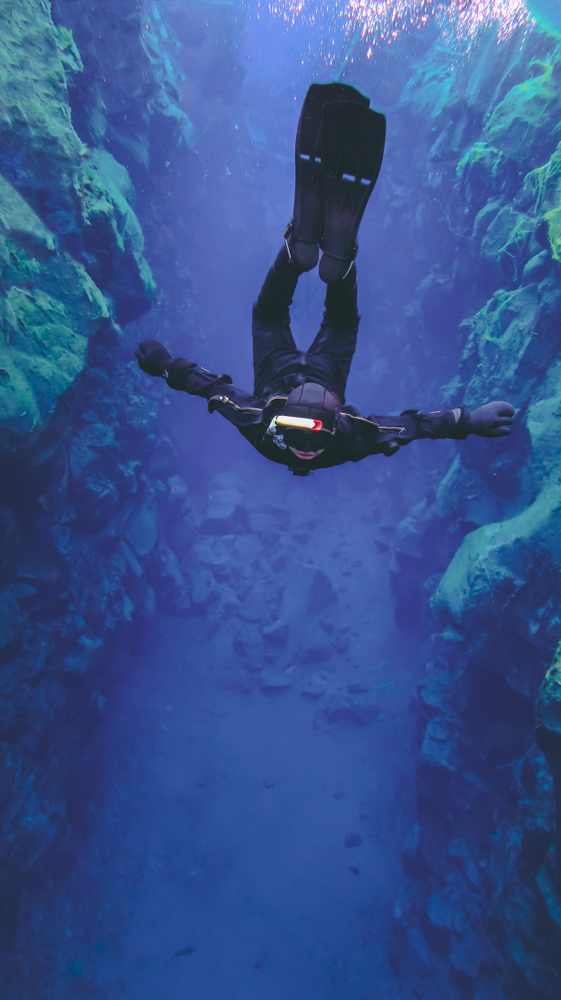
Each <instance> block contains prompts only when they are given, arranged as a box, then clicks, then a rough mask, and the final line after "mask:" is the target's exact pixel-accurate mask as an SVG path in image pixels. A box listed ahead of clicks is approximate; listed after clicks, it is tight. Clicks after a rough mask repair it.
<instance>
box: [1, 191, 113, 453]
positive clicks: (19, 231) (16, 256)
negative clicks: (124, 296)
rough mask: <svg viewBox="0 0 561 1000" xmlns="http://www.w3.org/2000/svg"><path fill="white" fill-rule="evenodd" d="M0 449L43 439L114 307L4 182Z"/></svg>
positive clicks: (2, 200) (2, 208)
mask: <svg viewBox="0 0 561 1000" xmlns="http://www.w3.org/2000/svg"><path fill="white" fill-rule="evenodd" d="M0 280H1V283H2V296H1V298H0V446H1V447H2V448H6V447H13V446H14V445H15V444H17V442H19V441H21V439H22V438H24V437H25V436H27V435H28V434H29V433H30V432H31V431H35V432H36V433H37V432H39V431H41V430H42V429H43V428H44V427H45V424H46V423H47V421H48V419H49V417H50V415H51V414H52V413H53V411H54V409H55V406H56V404H57V401H58V399H59V397H60V396H61V395H62V394H63V393H64V392H66V390H67V389H68V388H69V386H70V385H71V384H72V383H73V381H74V380H75V378H76V377H77V375H78V374H79V373H80V372H81V371H82V368H83V366H84V359H85V356H86V348H87V343H88V338H89V336H90V335H91V334H92V333H94V332H95V331H96V330H98V329H100V326H102V325H107V324H108V323H109V322H110V303H109V302H108V300H107V299H106V298H105V296H104V295H103V294H102V292H101V291H100V290H99V288H98V287H97V286H96V285H95V284H94V282H93V281H92V279H91V278H90V277H89V276H88V274H87V273H86V270H85V268H84V267H83V265H82V264H78V263H76V261H73V260H72V259H71V258H70V257H69V255H68V254H66V253H64V252H61V251H60V250H58V249H57V239H56V236H55V234H54V233H53V232H51V231H50V230H49V229H48V228H47V226H46V225H45V224H44V223H43V222H42V221H41V219H40V218H39V217H38V216H37V215H36V214H35V212H33V210H32V209H31V208H30V207H29V205H28V204H27V203H26V202H25V201H24V199H23V198H22V196H21V195H20V194H19V193H18V192H17V191H16V190H15V188H14V187H13V186H12V185H11V184H9V183H8V182H7V181H6V180H5V179H4V178H3V177H1V176H0Z"/></svg>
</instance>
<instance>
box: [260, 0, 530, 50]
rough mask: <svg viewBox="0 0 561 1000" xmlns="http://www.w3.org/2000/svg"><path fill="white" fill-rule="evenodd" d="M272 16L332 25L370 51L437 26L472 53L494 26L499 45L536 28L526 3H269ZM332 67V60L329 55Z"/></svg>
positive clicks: (494, 0) (399, 0)
mask: <svg viewBox="0 0 561 1000" xmlns="http://www.w3.org/2000/svg"><path fill="white" fill-rule="evenodd" d="M268 9H269V11H270V13H271V14H272V15H273V16H275V17H280V18H282V19H283V20H285V21H287V22H289V23H290V24H296V22H297V21H298V20H301V19H303V20H306V21H307V22H308V23H309V24H311V25H313V24H316V23H318V22H319V21H323V22H326V21H328V20H331V21H332V22H335V23H338V24H339V25H340V26H341V27H342V29H343V33H344V34H345V36H346V37H348V38H353V39H355V40H357V39H358V38H363V39H365V40H366V41H367V42H368V43H369V44H370V45H380V44H382V45H383V44H387V45H391V44H392V42H394V41H395V40H396V39H397V38H399V36H400V34H402V33H404V32H407V33H410V32H413V31H422V29H423V28H424V27H425V26H427V25H429V24H431V23H436V25H437V26H438V28H439V30H440V31H441V32H442V35H443V37H444V38H445V40H446V41H447V42H448V43H449V44H451V45H454V44H455V45H459V46H460V47H461V48H463V49H465V48H466V47H467V48H468V49H469V47H470V45H471V44H472V42H473V41H474V40H475V39H476V38H477V37H478V35H479V33H480V32H481V31H482V30H483V29H485V28H488V27H490V26H491V25H493V26H494V27H495V29H496V34H497V42H501V41H505V40H506V39H508V38H510V37H511V36H512V34H513V33H514V32H515V31H516V30H517V29H519V28H522V29H526V30H528V29H529V28H530V27H531V26H533V25H534V24H535V21H534V20H533V16H532V13H530V12H529V10H528V7H527V5H526V3H525V0H450V3H449V4H444V3H439V2H436V0H331V2H329V0H328V2H322V0H271V2H270V3H269V5H268ZM326 58H327V59H328V61H329V54H328V53H327V54H326Z"/></svg>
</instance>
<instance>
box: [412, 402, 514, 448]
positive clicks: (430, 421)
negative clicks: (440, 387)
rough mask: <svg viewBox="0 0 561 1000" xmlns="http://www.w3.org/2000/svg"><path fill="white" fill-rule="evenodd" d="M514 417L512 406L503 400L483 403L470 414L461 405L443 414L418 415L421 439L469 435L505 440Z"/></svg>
mask: <svg viewBox="0 0 561 1000" xmlns="http://www.w3.org/2000/svg"><path fill="white" fill-rule="evenodd" d="M513 417H514V407H513V406H511V404H510V403H506V402H505V401H504V400H493V401H492V402H490V403H484V405H483V406H479V407H478V408H477V409H476V410H472V411H471V413H470V412H469V411H468V410H466V408H465V407H464V406H461V407H457V408H456V409H454V410H448V411H446V412H445V413H441V412H439V411H437V412H436V413H429V414H428V416H425V414H422V413H421V414H419V418H420V426H421V429H422V431H423V433H422V437H428V438H433V439H434V438H455V439H456V440H460V441H462V440H464V439H465V438H467V436H468V434H476V435H477V436H478V437H487V438H491V437H506V435H507V434H510V428H511V425H512V420H513Z"/></svg>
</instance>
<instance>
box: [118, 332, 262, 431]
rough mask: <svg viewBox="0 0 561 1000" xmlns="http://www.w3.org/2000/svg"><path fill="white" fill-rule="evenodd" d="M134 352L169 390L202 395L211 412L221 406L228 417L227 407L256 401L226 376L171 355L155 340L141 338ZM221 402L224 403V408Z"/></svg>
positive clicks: (228, 410) (232, 408) (145, 367)
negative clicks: (163, 380) (164, 381)
mask: <svg viewBox="0 0 561 1000" xmlns="http://www.w3.org/2000/svg"><path fill="white" fill-rule="evenodd" d="M135 353H136V357H137V359H138V364H139V366H140V367H141V368H142V371H144V372H146V374H147V375H153V376H154V377H160V378H165V380H166V382H167V384H168V385H169V386H170V388H171V389H179V390H181V391H183V392H188V393H189V395H191V396H203V397H204V398H205V399H206V400H208V403H209V409H210V410H211V411H212V410H214V409H220V410H221V412H224V416H227V417H230V409H231V410H232V411H237V408H238V407H241V408H243V407H251V406H252V404H253V403H254V402H255V397H254V396H251V395H250V394H249V393H248V392H245V391H244V390H243V389H238V388H237V387H236V386H234V385H232V379H231V378H230V376H229V375H213V374H212V372H209V371H208V369H207V368H201V367H200V365H197V364H196V363H195V362H194V361H187V359H186V358H173V357H172V355H171V354H170V353H169V351H168V350H167V348H166V347H164V345H163V344H160V342H159V341H158V340H143V341H142V343H141V344H140V345H139V347H138V350H137V351H136V352H135ZM221 403H225V404H226V408H225V411H224V409H223V408H222V407H221V406H220V404H221ZM228 403H229V404H230V406H228ZM233 422H234V423H236V422H237V421H236V420H233Z"/></svg>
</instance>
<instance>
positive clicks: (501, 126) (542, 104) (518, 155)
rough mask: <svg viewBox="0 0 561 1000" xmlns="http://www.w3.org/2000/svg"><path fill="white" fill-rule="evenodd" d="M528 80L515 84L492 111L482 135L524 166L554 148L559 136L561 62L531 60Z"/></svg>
mask: <svg viewBox="0 0 561 1000" xmlns="http://www.w3.org/2000/svg"><path fill="white" fill-rule="evenodd" d="M529 71H530V73H531V74H532V75H531V77H530V79H527V80H525V81H524V82H523V83H519V84H516V86H514V87H513V88H512V89H511V90H510V91H509V92H508V94H506V96H505V97H504V98H503V100H502V101H501V102H500V104H498V105H497V107H496V108H495V109H494V111H493V113H492V114H491V117H490V118H489V121H488V122H487V124H486V126H485V129H484V134H485V137H486V139H488V140H489V141H490V142H491V143H492V144H493V145H494V146H496V147H497V148H498V149H500V150H501V151H502V152H503V153H506V154H507V155H508V156H510V157H512V159H514V160H516V161H517V162H521V163H525V162H528V160H529V159H530V158H532V159H535V157H536V154H537V155H540V154H543V152H544V151H547V150H548V149H551V147H552V145H556V143H557V142H558V141H559V136H560V134H561V125H560V124H559V111H558V108H559V99H560V97H561V59H558V60H555V61H554V62H553V63H550V62H545V61H541V60H538V59H534V60H532V62H531V63H530V66H529Z"/></svg>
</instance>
